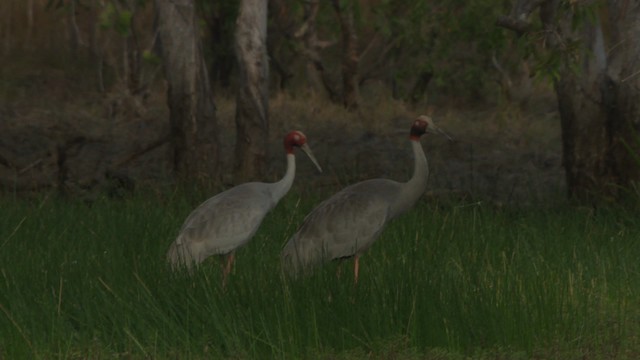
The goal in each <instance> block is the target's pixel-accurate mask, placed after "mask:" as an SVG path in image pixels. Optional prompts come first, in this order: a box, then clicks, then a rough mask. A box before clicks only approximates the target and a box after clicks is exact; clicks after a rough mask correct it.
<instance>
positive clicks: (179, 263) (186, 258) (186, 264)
mask: <svg viewBox="0 0 640 360" xmlns="http://www.w3.org/2000/svg"><path fill="white" fill-rule="evenodd" d="M193 255H194V254H192V252H191V251H190V249H189V248H188V247H187V246H186V245H185V244H181V243H180V242H179V241H178V240H176V241H174V242H172V243H171V246H169V250H168V251H167V262H168V263H169V265H171V269H172V270H174V271H176V270H179V269H181V268H186V269H187V270H191V268H192V267H193V265H194V264H197V262H198V261H197V259H196V258H195V257H194V256H193Z"/></svg>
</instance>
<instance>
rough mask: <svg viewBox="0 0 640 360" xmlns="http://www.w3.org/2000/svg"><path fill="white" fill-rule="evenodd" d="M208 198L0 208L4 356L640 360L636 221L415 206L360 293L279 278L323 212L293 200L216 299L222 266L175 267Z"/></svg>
mask: <svg viewBox="0 0 640 360" xmlns="http://www.w3.org/2000/svg"><path fill="white" fill-rule="evenodd" d="M202 198H203V195H202V194H197V193H184V192H171V193H169V192H168V193H163V194H158V195H157V196H140V195H137V197H135V198H131V199H124V200H107V199H103V200H99V201H97V202H94V203H93V204H91V205H87V204H84V203H81V202H69V201H64V200H61V199H53V198H49V197H43V198H40V199H38V200H35V201H25V200H16V199H12V198H11V197H6V196H5V197H3V198H1V199H0V201H1V202H2V206H1V207H0V209H1V210H0V211H1V213H0V250H1V251H0V280H1V281H0V357H3V358H39V357H40V358H106V357H113V356H116V357H133V358H142V357H145V358H176V357H180V358H276V357H278V358H315V357H322V356H327V357H331V358H335V357H340V358H370V357H371V356H380V357H383V358H389V357H391V358H392V357H417V358H422V357H426V358H431V357H429V356H428V354H431V355H432V356H433V358H438V359H443V358H445V359H446V358H451V359H454V358H456V359H460V358H466V357H468V356H471V357H473V358H515V357H517V358H527V357H533V358H577V357H588V358H608V357H610V356H613V357H617V356H616V355H611V354H617V355H619V356H620V357H623V358H625V357H626V358H635V357H637V355H638V354H639V353H640V342H639V341H640V339H638V337H637V334H638V333H639V331H640V328H639V326H640V323H638V321H637V319H638V316H640V307H639V304H640V301H639V300H640V268H639V266H640V265H639V263H638V261H637V259H638V257H639V256H640V244H639V243H638V241H637V238H638V236H639V235H640V223H639V222H638V219H637V216H635V213H634V212H633V211H627V210H624V209H599V210H598V212H594V211H591V210H589V209H576V208H569V207H561V208H549V209H511V210H498V209H492V208H487V207H484V206H482V205H479V204H473V205H465V204H460V205H457V204H434V205H426V204H420V205H419V206H418V207H417V208H416V209H415V210H414V211H412V212H411V213H409V214H407V215H406V216H404V217H403V218H401V219H398V220H397V221H396V222H394V223H392V225H391V226H390V227H389V228H388V229H387V230H386V231H385V232H384V233H383V234H382V237H381V238H380V239H379V241H378V242H377V243H376V244H375V245H374V246H373V247H372V248H371V249H370V250H369V252H368V253H367V254H366V255H365V256H363V257H362V259H361V281H360V283H359V284H358V286H353V282H352V281H353V277H352V275H351V271H350V267H351V266H352V265H351V262H350V261H345V262H344V263H343V264H338V263H335V264H328V265H327V266H325V267H323V268H321V269H319V270H318V271H317V272H316V273H315V274H313V275H312V276H309V277H307V278H301V279H297V280H291V279H285V278H283V277H282V276H281V274H280V271H279V263H278V252H279V249H280V248H281V246H282V244H283V243H284V242H285V241H286V239H287V237H288V236H290V235H291V234H292V233H293V231H295V228H296V227H297V226H298V224H300V222H301V221H302V219H303V217H304V215H305V214H306V213H307V212H308V211H309V209H310V208H311V206H313V204H314V203H317V202H318V201H319V199H317V198H316V196H312V197H311V199H309V198H306V199H301V198H300V197H299V196H296V195H295V194H290V195H289V196H288V197H287V198H286V199H285V201H283V202H282V203H281V204H280V205H279V206H278V207H277V208H276V209H275V211H274V213H272V214H270V215H269V216H268V217H267V219H266V220H265V223H264V224H263V226H262V228H261V229H260V230H259V231H258V233H257V234H256V237H255V238H254V240H253V241H252V242H251V243H250V244H248V245H247V246H246V247H245V248H243V249H241V250H240V251H239V252H238V254H237V261H236V265H235V269H234V271H233V273H232V275H231V278H230V281H229V284H228V287H227V288H226V289H222V288H221V287H220V280H221V274H220V273H221V270H220V266H219V262H218V261H216V259H210V260H209V261H207V263H206V264H205V265H204V266H203V267H202V268H201V269H199V270H197V271H196V272H195V273H194V274H192V275H191V276H189V275H188V274H173V273H171V272H170V271H169V270H168V268H167V266H166V264H165V262H164V253H165V251H166V248H167V246H168V244H169V243H170V242H171V241H172V240H173V237H174V236H175V234H176V232H177V230H178V228H179V226H180V224H181V222H182V220H183V219H184V217H185V216H186V215H187V214H188V212H189V211H190V209H192V208H193V207H194V206H196V205H197V204H198V203H199V202H200V201H201V200H202ZM340 267H342V270H341V271H340V275H339V276H337V271H338V269H339V268H340ZM494 353H495V354H502V356H492V355H491V354H494ZM438 354H439V355H438ZM478 354H480V355H478ZM421 355H422V357H421ZM436 355H438V356H436ZM465 356H466V357H465Z"/></svg>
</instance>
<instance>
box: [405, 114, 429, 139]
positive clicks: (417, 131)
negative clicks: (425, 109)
mask: <svg viewBox="0 0 640 360" xmlns="http://www.w3.org/2000/svg"><path fill="white" fill-rule="evenodd" d="M429 120H430V119H429V118H426V116H420V117H419V118H417V119H416V120H415V121H414V122H413V125H412V126H411V133H410V135H409V136H410V137H411V139H419V138H420V136H422V135H424V134H426V132H427V129H428V128H429Z"/></svg>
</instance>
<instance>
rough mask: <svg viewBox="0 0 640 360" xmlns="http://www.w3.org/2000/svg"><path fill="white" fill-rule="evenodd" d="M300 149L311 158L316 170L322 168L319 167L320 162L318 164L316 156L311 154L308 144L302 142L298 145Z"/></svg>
mask: <svg viewBox="0 0 640 360" xmlns="http://www.w3.org/2000/svg"><path fill="white" fill-rule="evenodd" d="M300 149H301V150H302V151H304V152H305V154H307V156H308V157H309V159H311V161H312V162H313V165H315V166H316V167H317V168H318V170H319V171H320V172H322V168H321V167H320V164H318V160H316V157H315V156H313V152H312V151H311V148H310V147H309V145H307V144H306V143H304V144H302V146H300Z"/></svg>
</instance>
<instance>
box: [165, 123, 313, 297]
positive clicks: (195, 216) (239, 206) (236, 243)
mask: <svg viewBox="0 0 640 360" xmlns="http://www.w3.org/2000/svg"><path fill="white" fill-rule="evenodd" d="M295 148H300V149H301V150H302V151H304V152H305V153H306V154H307V155H308V156H309V158H310V159H311V161H312V162H313V163H314V165H315V166H316V167H317V168H318V170H319V171H320V172H322V168H321V167H320V165H319V164H318V161H317V160H316V158H315V157H314V155H313V152H312V151H311V149H310V148H309V145H307V138H306V136H305V135H304V134H303V133H302V132H300V131H297V130H294V131H291V132H289V133H288V134H287V135H286V136H285V138H284V149H285V152H286V158H287V170H286V172H285V175H284V177H283V178H282V179H281V180H280V181H277V182H275V183H263V182H249V183H244V184H241V185H238V186H235V187H233V188H231V189H229V190H226V191H224V192H221V193H219V194H217V195H215V196H214V197H212V198H210V199H208V200H207V201H205V202H204V203H202V204H201V205H200V206H198V207H197V208H196V209H195V210H193V211H192V212H191V214H190V215H189V216H188V217H187V219H186V220H185V222H184V224H183V225H182V228H181V230H180V233H179V234H178V237H177V238H176V239H175V240H174V241H173V243H172V244H171V246H170V247H169V251H168V252H167V261H168V262H169V263H170V264H171V266H172V268H173V269H174V270H175V269H177V268H180V267H183V268H187V269H191V268H192V267H193V265H198V264H200V263H202V262H203V261H204V260H205V259H206V258H207V257H209V256H211V255H223V256H224V257H225V261H224V262H225V264H224V269H223V285H224V284H225V283H226V279H227V276H228V275H229V272H230V271H231V266H232V264H233V260H234V256H235V250H236V249H238V248H239V247H241V246H243V245H245V244H247V243H248V242H249V240H250V239H251V238H252V237H253V235H254V234H255V233H256V231H257V230H258V228H259V227H260V224H261V223H262V220H263V219H264V217H265V215H266V214H267V213H268V212H269V211H270V210H271V209H273V208H274V207H275V206H276V205H277V204H278V201H280V199H282V197H283V196H284V195H285V194H286V193H287V192H288V191H289V189H290V188H291V185H292V184H293V179H294V177H295V173H296V160H295V155H294V149H295Z"/></svg>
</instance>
